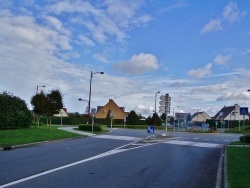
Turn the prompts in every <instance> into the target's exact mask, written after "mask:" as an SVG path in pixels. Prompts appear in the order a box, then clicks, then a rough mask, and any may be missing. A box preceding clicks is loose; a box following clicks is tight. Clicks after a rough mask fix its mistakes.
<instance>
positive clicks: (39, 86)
mask: <svg viewBox="0 0 250 188" xmlns="http://www.w3.org/2000/svg"><path fill="white" fill-rule="evenodd" d="M39 87H45V86H39V85H37V86H36V94H37V93H38V88H39Z"/></svg>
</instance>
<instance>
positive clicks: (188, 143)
mask: <svg viewBox="0 0 250 188" xmlns="http://www.w3.org/2000/svg"><path fill="white" fill-rule="evenodd" d="M94 138H99V139H114V140H126V141H134V142H136V143H137V142H138V144H140V145H146V144H148V145H151V144H150V143H149V142H147V143H145V142H144V141H143V138H140V137H131V136H118V135H96V136H94ZM181 139H182V137H174V138H166V139H164V140H156V141H155V142H151V143H154V144H155V143H164V144H174V145H182V146H192V147H203V148H222V147H223V146H224V144H216V143H205V142H192V141H184V140H181ZM143 142H144V143H143ZM136 143H133V144H134V145H135V144H136Z"/></svg>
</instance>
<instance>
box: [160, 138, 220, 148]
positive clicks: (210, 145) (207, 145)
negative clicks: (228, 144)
mask: <svg viewBox="0 0 250 188" xmlns="http://www.w3.org/2000/svg"><path fill="white" fill-rule="evenodd" d="M164 143H165V144H175V145H182V146H183V145H184V146H194V147H203V148H222V147H223V146H224V145H223V144H215V143H202V142H190V141H183V140H169V141H166V142H164Z"/></svg>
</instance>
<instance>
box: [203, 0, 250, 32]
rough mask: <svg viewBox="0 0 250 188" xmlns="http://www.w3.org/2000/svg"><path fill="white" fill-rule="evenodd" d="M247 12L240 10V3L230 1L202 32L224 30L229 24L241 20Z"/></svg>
mask: <svg viewBox="0 0 250 188" xmlns="http://www.w3.org/2000/svg"><path fill="white" fill-rule="evenodd" d="M246 14H247V13H246V12H244V11H239V10H238V4H237V3H233V2H229V3H228V4H227V5H226V6H225V7H224V9H223V12H222V14H221V16H219V17H218V18H216V19H212V20H210V21H209V22H208V23H207V24H206V25H205V26H204V27H203V28H202V30H201V33H202V34H204V33H207V32H211V31H220V30H223V29H224V27H226V26H227V25H228V24H233V23H234V22H236V21H240V20H241V19H242V18H243V17H244V16H245V15H246Z"/></svg>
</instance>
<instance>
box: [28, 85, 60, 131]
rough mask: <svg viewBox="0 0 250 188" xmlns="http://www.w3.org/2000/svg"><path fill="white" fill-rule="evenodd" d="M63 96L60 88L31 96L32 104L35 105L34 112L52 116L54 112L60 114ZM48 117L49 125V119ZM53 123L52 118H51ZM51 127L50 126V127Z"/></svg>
mask: <svg viewBox="0 0 250 188" xmlns="http://www.w3.org/2000/svg"><path fill="white" fill-rule="evenodd" d="M62 100H63V97H62V94H61V91H60V90H59V89H53V90H51V91H50V92H49V93H48V94H45V93H43V92H41V93H39V94H36V95H34V96H33V97H32V98H31V104H32V106H33V112H34V113H36V114H37V115H38V116H41V115H43V116H47V117H48V118H49V117H52V116H53V115H54V114H58V113H59V111H60V109H62V107H63V102H62ZM48 118H47V125H48V124H49V123H48V121H49V119H48ZM50 125H51V118H50ZM49 129H50V127H49Z"/></svg>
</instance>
